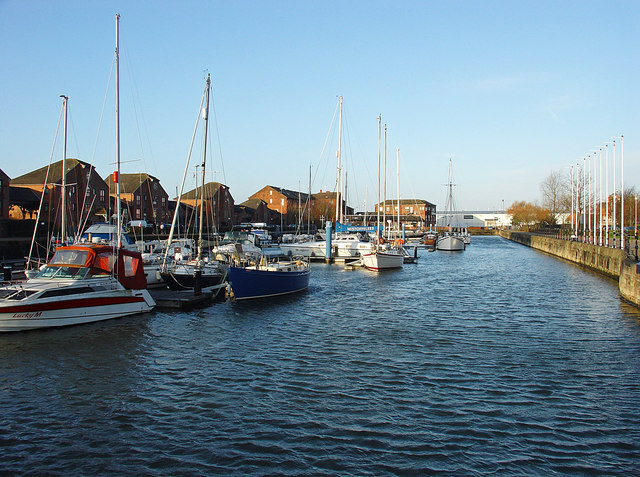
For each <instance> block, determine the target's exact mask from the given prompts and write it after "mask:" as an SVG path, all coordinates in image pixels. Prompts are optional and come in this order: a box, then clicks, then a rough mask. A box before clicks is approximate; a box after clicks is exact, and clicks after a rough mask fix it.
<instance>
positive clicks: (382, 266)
mask: <svg viewBox="0 0 640 477" xmlns="http://www.w3.org/2000/svg"><path fill="white" fill-rule="evenodd" d="M381 121H382V118H381V117H380V116H378V204H380V134H381V127H382V123H381ZM384 136H385V162H386V149H387V148H386V143H387V129H386V125H385V135H384ZM385 180H386V179H385ZM385 189H386V186H385ZM385 202H386V197H385ZM376 209H377V212H378V216H377V228H376V230H377V231H378V233H379V231H380V207H379V206H377V207H376ZM401 249H402V245H401V244H399V243H394V244H388V243H383V241H382V240H381V239H378V240H375V241H374V242H373V243H372V245H371V250H370V251H369V252H367V253H365V254H363V255H362V259H361V260H362V266H364V267H365V268H367V269H368V270H374V271H382V270H392V269H396V268H402V267H403V265H404V250H401Z"/></svg>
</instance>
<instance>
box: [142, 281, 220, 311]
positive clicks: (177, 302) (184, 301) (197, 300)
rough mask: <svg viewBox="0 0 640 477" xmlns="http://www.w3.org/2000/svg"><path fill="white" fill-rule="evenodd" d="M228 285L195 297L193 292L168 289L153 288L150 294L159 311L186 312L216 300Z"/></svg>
mask: <svg viewBox="0 0 640 477" xmlns="http://www.w3.org/2000/svg"><path fill="white" fill-rule="evenodd" d="M226 286H227V284H226V283H224V284H222V285H216V286H213V287H207V288H203V289H202V293H200V295H194V293H193V290H179V291H174V290H169V289H168V288H163V289H160V288H151V289H149V290H148V291H149V293H150V294H151V296H152V297H153V299H154V300H155V302H156V308H157V309H163V308H164V309H173V310H186V309H189V308H195V307H197V306H202V305H206V304H208V303H209V302H211V301H212V300H213V299H214V298H216V297H217V296H218V295H219V294H220V292H222V291H223V290H222V289H223V288H226Z"/></svg>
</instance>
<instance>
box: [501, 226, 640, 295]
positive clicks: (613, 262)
mask: <svg viewBox="0 0 640 477" xmlns="http://www.w3.org/2000/svg"><path fill="white" fill-rule="evenodd" d="M500 235H501V236H502V237H504V238H506V239H509V240H511V241H513V242H517V243H520V244H522V245H526V246H527V247H531V248H534V249H536V250H540V251H542V252H546V253H548V254H550V255H554V256H556V257H560V258H563V259H565V260H568V261H570V262H573V263H577V264H579V265H583V266H585V267H589V268H590V269H592V270H596V271H598V272H600V273H603V274H605V275H608V276H610V277H613V278H617V279H618V287H619V290H620V295H621V297H622V298H623V299H624V300H626V301H628V302H629V303H631V304H633V305H636V306H640V274H638V273H637V270H636V263H635V262H633V261H631V260H629V259H628V258H627V257H626V254H625V253H624V252H623V251H622V250H620V249H616V248H607V247H599V246H597V245H590V244H586V243H580V242H570V241H568V240H560V239H554V238H550V237H543V236H538V235H532V234H529V233H526V232H515V231H509V230H503V231H501V232H500Z"/></svg>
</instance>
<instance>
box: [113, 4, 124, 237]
mask: <svg viewBox="0 0 640 477" xmlns="http://www.w3.org/2000/svg"><path fill="white" fill-rule="evenodd" d="M114 175H115V177H114V179H116V180H115V181H114V182H115V183H116V214H117V216H118V220H117V224H116V225H117V231H116V232H117V234H118V235H117V237H118V241H117V248H120V247H121V246H122V211H121V210H120V209H121V205H120V14H118V13H116V173H115V174H114Z"/></svg>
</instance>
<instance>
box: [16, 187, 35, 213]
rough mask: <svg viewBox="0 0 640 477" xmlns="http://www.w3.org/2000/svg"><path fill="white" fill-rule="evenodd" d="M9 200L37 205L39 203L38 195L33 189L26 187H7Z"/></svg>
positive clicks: (21, 203)
mask: <svg viewBox="0 0 640 477" xmlns="http://www.w3.org/2000/svg"><path fill="white" fill-rule="evenodd" d="M9 202H11V203H12V204H20V205H27V206H35V208H37V207H38V205H39V204H40V196H39V195H38V194H36V193H35V191H34V190H33V189H29V188H28V187H13V186H10V187H9Z"/></svg>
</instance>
